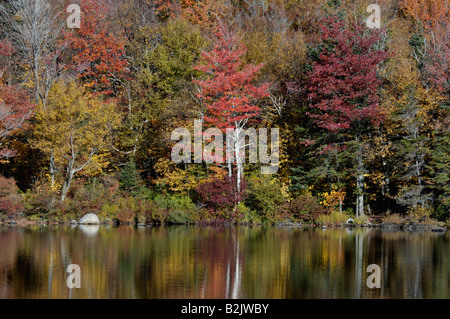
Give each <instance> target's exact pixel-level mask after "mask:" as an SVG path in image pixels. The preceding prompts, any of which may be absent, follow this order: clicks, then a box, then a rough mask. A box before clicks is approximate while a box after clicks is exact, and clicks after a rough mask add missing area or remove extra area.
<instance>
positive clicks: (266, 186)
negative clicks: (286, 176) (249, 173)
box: [245, 176, 289, 222]
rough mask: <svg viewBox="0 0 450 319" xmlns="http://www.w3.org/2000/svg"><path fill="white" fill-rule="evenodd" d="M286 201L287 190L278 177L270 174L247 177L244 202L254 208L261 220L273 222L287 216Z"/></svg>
mask: <svg viewBox="0 0 450 319" xmlns="http://www.w3.org/2000/svg"><path fill="white" fill-rule="evenodd" d="M287 201H288V192H287V189H286V187H284V185H283V184H282V183H281V181H280V179H278V178H276V177H272V176H262V177H261V176H256V177H250V178H249V180H248V187H247V198H246V200H245V204H246V205H247V206H248V207H249V208H250V209H251V210H255V211H256V212H257V214H258V217H259V218H260V219H261V220H262V221H264V222H275V221H281V220H285V219H286V218H288V217H289V216H288V214H287V211H286V205H287Z"/></svg>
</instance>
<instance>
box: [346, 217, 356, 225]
mask: <svg viewBox="0 0 450 319" xmlns="http://www.w3.org/2000/svg"><path fill="white" fill-rule="evenodd" d="M345 223H346V224H347V225H352V224H354V223H355V220H354V219H353V218H349V219H347V221H346V222H345Z"/></svg>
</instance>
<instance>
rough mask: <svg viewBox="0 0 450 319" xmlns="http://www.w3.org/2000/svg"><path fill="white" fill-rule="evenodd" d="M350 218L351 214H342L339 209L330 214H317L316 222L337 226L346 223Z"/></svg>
mask: <svg viewBox="0 0 450 319" xmlns="http://www.w3.org/2000/svg"><path fill="white" fill-rule="evenodd" d="M349 218H350V215H348V214H346V213H342V214H340V213H339V212H337V211H332V212H331V213H330V214H322V215H319V216H317V219H316V223H317V224H318V225H326V226H336V225H340V224H344V223H345V222H346V221H347V220H348V219H349Z"/></svg>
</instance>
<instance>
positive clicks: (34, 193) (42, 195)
mask: <svg viewBox="0 0 450 319" xmlns="http://www.w3.org/2000/svg"><path fill="white" fill-rule="evenodd" d="M56 195H57V194H56V192H55V191H52V190H51V188H50V185H48V184H47V183H44V182H42V181H37V182H36V183H35V184H34V185H33V187H32V188H31V189H28V190H27V191H26V193H25V194H24V202H25V213H26V214H27V215H36V216H41V217H42V216H43V215H44V214H48V213H49V212H50V211H51V210H52V206H53V205H54V202H55V199H56Z"/></svg>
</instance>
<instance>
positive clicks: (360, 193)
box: [356, 136, 364, 218]
mask: <svg viewBox="0 0 450 319" xmlns="http://www.w3.org/2000/svg"><path fill="white" fill-rule="evenodd" d="M356 142H357V147H358V151H357V153H356V162H357V163H356V218H359V217H361V216H364V162H363V154H362V145H361V141H360V138H359V137H358V136H357V137H356Z"/></svg>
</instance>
